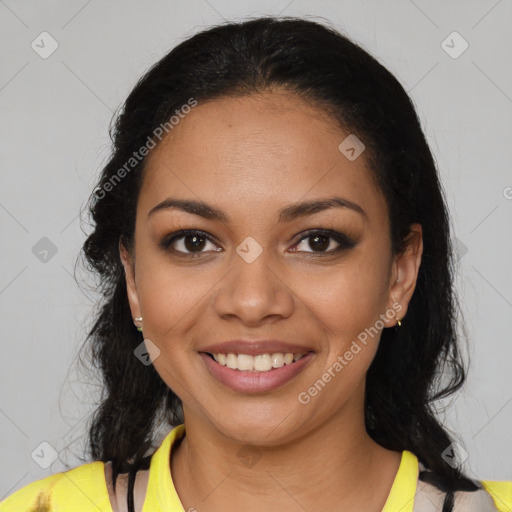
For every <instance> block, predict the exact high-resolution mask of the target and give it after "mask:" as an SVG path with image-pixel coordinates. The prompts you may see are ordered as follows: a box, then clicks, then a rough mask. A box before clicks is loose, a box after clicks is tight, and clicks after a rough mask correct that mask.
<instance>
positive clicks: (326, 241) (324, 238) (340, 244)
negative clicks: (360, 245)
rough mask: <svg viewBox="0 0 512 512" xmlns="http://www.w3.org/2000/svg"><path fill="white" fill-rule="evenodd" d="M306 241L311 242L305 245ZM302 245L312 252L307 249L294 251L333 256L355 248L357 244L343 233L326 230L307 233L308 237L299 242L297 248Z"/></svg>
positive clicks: (295, 250)
mask: <svg viewBox="0 0 512 512" xmlns="http://www.w3.org/2000/svg"><path fill="white" fill-rule="evenodd" d="M305 240H309V242H307V243H305V242H304V241H305ZM303 242H304V243H303ZM301 244H302V245H303V247H305V248H310V249H311V251H308V250H306V249H298V250H297V249H294V250H293V251H294V252H312V253H315V252H317V253H320V254H321V253H326V254H332V253H335V252H338V251H341V250H343V249H350V248H351V247H354V246H355V242H354V241H353V240H351V239H350V238H348V237H347V236H346V235H344V234H343V233H339V232H337V231H330V230H324V229H321V230H314V231H309V232H307V233H306V235H305V236H303V237H302V238H301V239H300V240H299V242H298V243H297V244H296V246H300V245H301ZM336 244H337V246H336ZM333 245H334V247H333Z"/></svg>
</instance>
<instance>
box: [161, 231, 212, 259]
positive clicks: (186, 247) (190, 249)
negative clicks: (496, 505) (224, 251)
mask: <svg viewBox="0 0 512 512" xmlns="http://www.w3.org/2000/svg"><path fill="white" fill-rule="evenodd" d="M208 244H210V246H211V247H210V248H208ZM160 246H161V247H162V248H163V249H165V250H168V249H169V248H171V249H172V251H174V252H176V253H180V254H184V255H187V254H194V253H197V254H201V253H203V252H208V251H209V250H210V251H211V250H213V251H218V250H219V249H218V248H217V249H216V247H217V246H216V245H214V244H213V242H212V241H211V239H210V237H209V236H207V235H206V234H205V233H203V232H202V231H195V230H181V231H177V232H176V233H172V234H171V235H168V236H166V237H165V238H164V239H163V240H162V242H161V243H160ZM205 248H206V250H205Z"/></svg>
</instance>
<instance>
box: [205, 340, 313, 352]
mask: <svg viewBox="0 0 512 512" xmlns="http://www.w3.org/2000/svg"><path fill="white" fill-rule="evenodd" d="M311 351H313V349H312V348H311V347H303V346H301V345H293V344H290V343H285V342H284V341H276V340H259V341H257V340H254V341H245V340H232V341H225V342H223V343H216V344H214V345H209V346H208V347H204V348H202V349H201V350H200V352H208V353H209V354H230V353H231V354H248V355H251V356H257V355H260V354H275V353H276V352H283V353H285V354H286V353H287V352H291V353H292V354H304V353H305V352H311Z"/></svg>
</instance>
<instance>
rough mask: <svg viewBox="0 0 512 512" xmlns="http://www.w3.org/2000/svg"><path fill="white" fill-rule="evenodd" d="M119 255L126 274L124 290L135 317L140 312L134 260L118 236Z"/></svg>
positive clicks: (138, 315) (139, 314)
mask: <svg viewBox="0 0 512 512" xmlns="http://www.w3.org/2000/svg"><path fill="white" fill-rule="evenodd" d="M119 255H120V257H121V262H122V264H123V267H124V273H125V276H126V292H127V296H128V302H129V304H130V310H131V312H132V318H137V317H140V316H142V315H141V313H140V306H139V298H138V296H137V289H136V287H135V262H134V260H133V258H132V256H131V255H130V252H129V251H128V249H126V247H125V246H124V245H123V242H122V241H121V238H119Z"/></svg>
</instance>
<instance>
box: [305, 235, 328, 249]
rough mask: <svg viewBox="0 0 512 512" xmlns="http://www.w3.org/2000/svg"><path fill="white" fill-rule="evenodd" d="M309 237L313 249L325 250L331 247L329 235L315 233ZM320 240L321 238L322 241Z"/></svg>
mask: <svg viewBox="0 0 512 512" xmlns="http://www.w3.org/2000/svg"><path fill="white" fill-rule="evenodd" d="M309 239H310V242H309V247H310V248H311V249H315V250H320V251H323V250H325V249H327V248H328V247H329V237H328V236H323V235H315V236H311V237H310V238H309ZM318 240H320V243H318ZM322 242H323V243H322Z"/></svg>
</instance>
